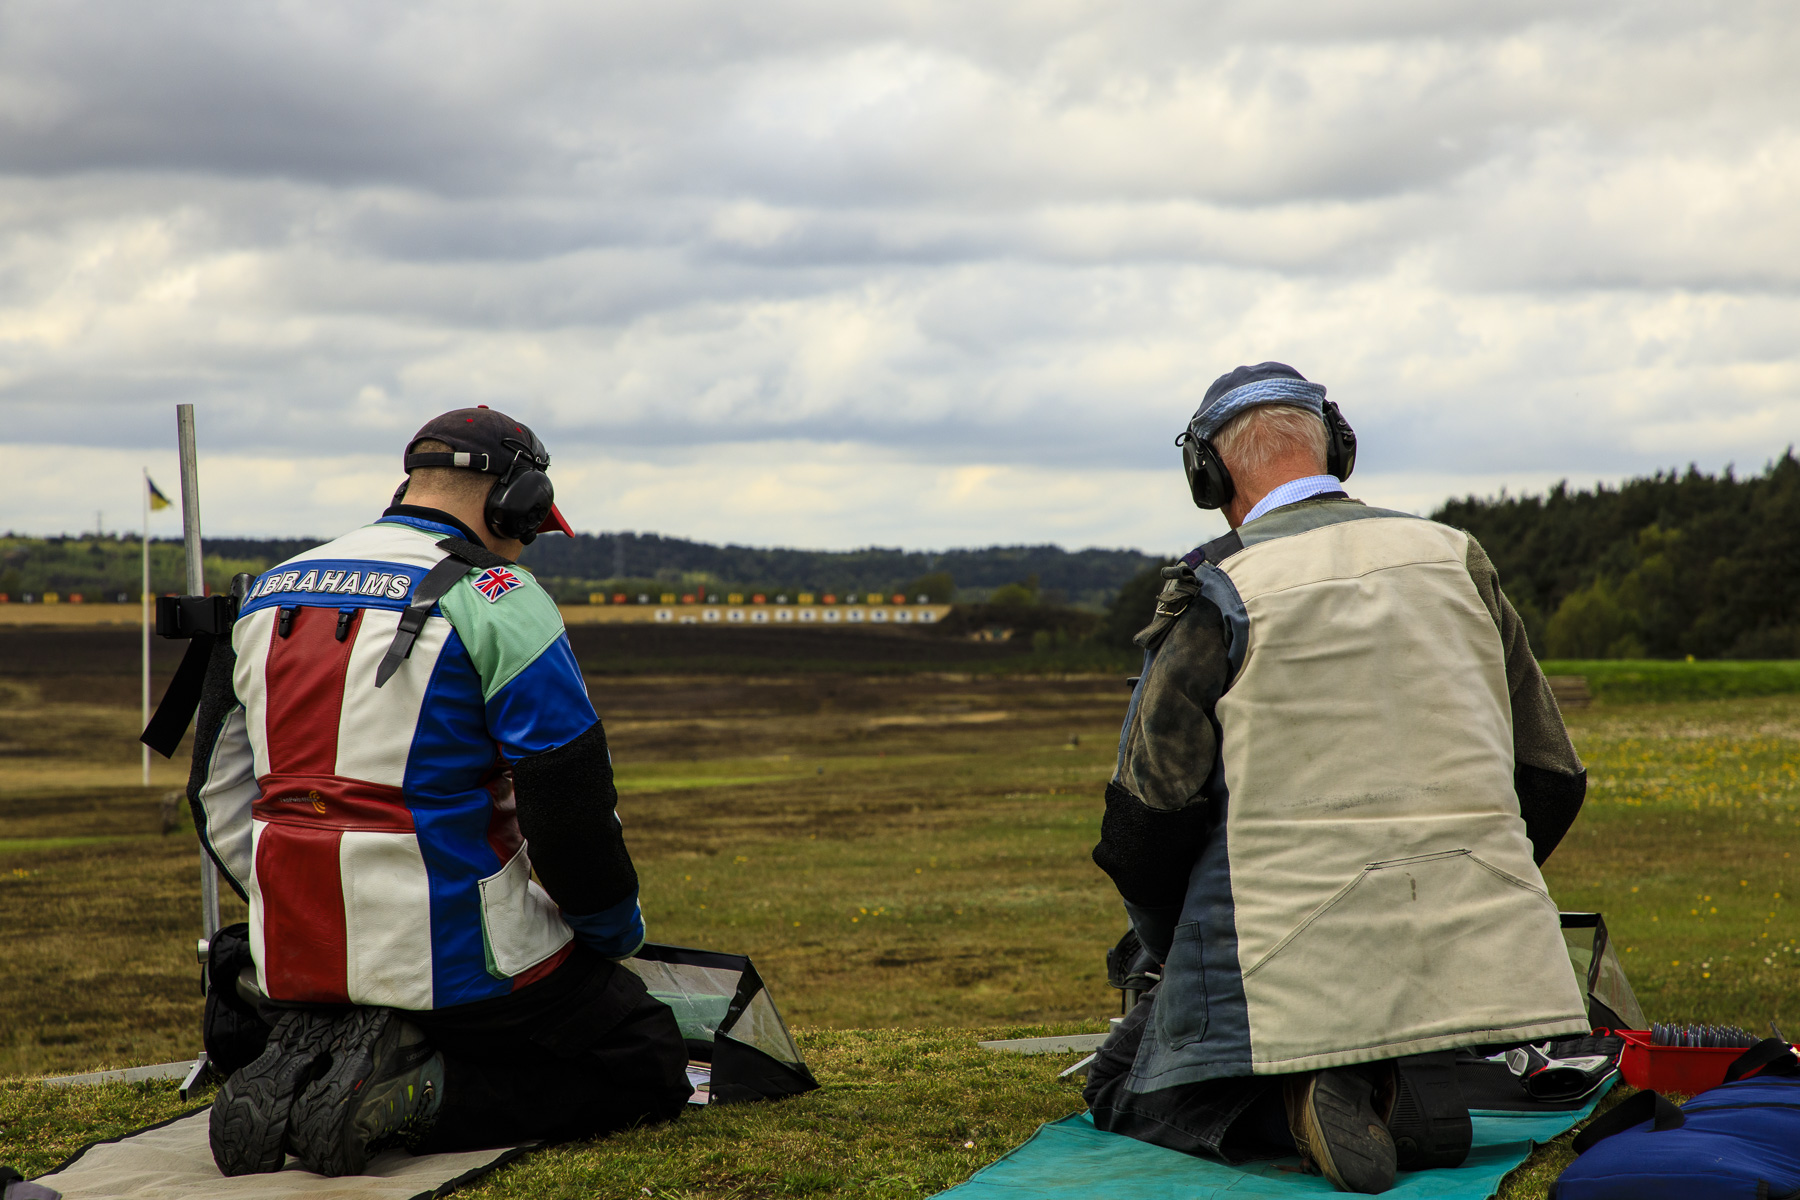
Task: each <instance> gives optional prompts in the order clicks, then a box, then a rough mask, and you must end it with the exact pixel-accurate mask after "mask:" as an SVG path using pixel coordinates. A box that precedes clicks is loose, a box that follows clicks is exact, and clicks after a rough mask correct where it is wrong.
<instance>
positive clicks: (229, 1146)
mask: <svg viewBox="0 0 1800 1200" xmlns="http://www.w3.org/2000/svg"><path fill="white" fill-rule="evenodd" d="M334 1015H335V1014H333V1013H331V1012H329V1011H326V1012H321V1011H318V1010H315V1009H293V1010H290V1011H288V1012H285V1013H282V1014H281V1016H280V1017H279V1018H277V1019H276V1022H275V1029H274V1031H273V1032H272V1033H271V1034H270V1035H269V1043H268V1045H267V1046H266V1047H264V1048H263V1052H262V1054H260V1055H258V1056H257V1058H256V1059H255V1061H253V1062H251V1063H250V1065H249V1066H247V1067H240V1068H239V1069H238V1070H237V1071H235V1072H233V1073H232V1076H231V1078H230V1079H227V1080H226V1081H225V1086H224V1087H222V1088H220V1089H219V1094H218V1095H217V1096H215V1097H214V1098H213V1105H212V1115H211V1117H210V1118H209V1119H208V1125H207V1136H208V1140H209V1141H210V1142H211V1143H212V1154H213V1161H214V1162H215V1163H217V1164H219V1170H220V1171H221V1172H223V1173H224V1174H226V1175H259V1174H265V1173H267V1172H270V1171H279V1170H281V1165H282V1162H283V1161H284V1160H285V1159H286V1157H287V1149H286V1146H287V1135H288V1126H289V1124H290V1121H291V1115H292V1109H293V1106H294V1102H295V1100H296V1099H297V1098H298V1097H299V1096H300V1094H301V1093H302V1092H303V1091H304V1090H305V1088H306V1085H307V1084H309V1083H311V1082H312V1081H313V1080H314V1079H315V1078H317V1077H318V1075H319V1074H320V1073H321V1072H322V1071H324V1070H325V1068H326V1066H327V1065H328V1064H329V1055H330V1051H331V1041H332V1033H333V1029H334V1020H333V1018H334Z"/></svg>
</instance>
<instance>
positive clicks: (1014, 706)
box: [0, 675, 1800, 1200]
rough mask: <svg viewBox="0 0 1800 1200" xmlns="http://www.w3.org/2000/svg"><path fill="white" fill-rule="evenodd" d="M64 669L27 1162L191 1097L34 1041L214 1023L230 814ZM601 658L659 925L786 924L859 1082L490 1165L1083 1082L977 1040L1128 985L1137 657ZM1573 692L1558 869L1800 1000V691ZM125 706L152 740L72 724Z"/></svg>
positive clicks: (38, 852)
mask: <svg viewBox="0 0 1800 1200" xmlns="http://www.w3.org/2000/svg"><path fill="white" fill-rule="evenodd" d="M32 686H34V685H32V684H30V683H29V682H26V683H16V682H15V683H14V684H12V685H11V691H10V693H8V696H9V698H7V699H5V700H4V702H3V703H4V707H3V708H0V716H3V717H4V718H5V719H6V720H7V722H8V728H9V734H8V737H9V739H10V740H11V743H12V744H13V745H14V746H16V747H19V748H21V749H19V750H15V751H14V753H13V754H11V755H9V756H5V757H0V836H3V837H4V841H3V842H0V1012H3V1013H5V1014H6V1024H5V1028H4V1033H3V1035H0V1075H6V1076H11V1078H10V1079H6V1080H4V1081H3V1082H0V1162H5V1163H9V1164H12V1165H15V1166H18V1167H19V1168H20V1169H22V1170H24V1171H26V1172H27V1173H28V1174H30V1173H33V1172H37V1171H42V1170H45V1169H48V1168H49V1167H51V1166H53V1165H54V1164H55V1163H56V1162H57V1161H59V1160H60V1159H61V1158H62V1157H64V1156H66V1155H67V1154H68V1153H69V1152H71V1151H72V1150H74V1149H75V1148H77V1147H78V1146H80V1145H81V1144H83V1143H84V1142H86V1141H89V1140H92V1139H93V1138H96V1137H100V1136H107V1135H110V1134H113V1133H117V1132H122V1131H123V1130H126V1129H129V1128H132V1127H134V1126H137V1125H141V1124H145V1123H148V1122H150V1121H153V1120H157V1119H160V1118H162V1117H165V1116H168V1115H172V1114H173V1113H174V1112H177V1111H181V1109H182V1108H183V1105H182V1104H181V1102H180V1101H179V1100H178V1099H177V1098H176V1097H175V1095H174V1092H173V1087H172V1085H144V1086H137V1087H128V1086H123V1085H118V1086H112V1087H107V1088H90V1089H81V1090H79V1091H77V1092H61V1091H50V1090H46V1089H43V1088H42V1087H41V1086H40V1085H38V1084H36V1083H34V1082H32V1081H31V1080H30V1079H29V1077H30V1076H33V1075H38V1074H47V1073H55V1072H63V1071H77V1070H89V1069H95V1068H99V1067H106V1066H123V1065H130V1064H134V1063H141V1062H157V1061H167V1060H170V1059H174V1058H178V1057H182V1056H184V1055H189V1054H191V1053H193V1051H194V1050H195V1049H197V1043H198V1033H197V1028H198V1019H199V1010H200V997H199V994H198V988H197V968H195V967H194V966H193V964H192V950H191V946H192V939H193V937H194V936H195V934H196V933H197V928H196V926H197V922H198V915H197V903H196V901H195V887H194V883H193V880H194V877H195V874H196V870H197V867H196V861H197V860H196V857H195V855H196V849H195V846H194V843H193V840H192V834H191V832H190V831H188V830H187V829H186V827H185V826H184V827H183V828H182V829H181V830H178V831H177V832H175V833H173V834H170V835H168V836H167V837H163V836H159V835H158V834H157V832H156V830H157V824H156V815H155V812H156V805H155V799H156V797H157V796H158V795H159V794H160V790H161V788H160V787H159V788H158V789H153V791H152V792H151V793H149V794H145V793H143V792H142V791H140V790H138V789H136V788H135V787H132V786H129V777H130V773H131V771H132V770H133V767H132V765H131V764H132V759H131V758H130V750H129V740H128V739H129V736H130V733H131V728H130V727H131V725H132V717H133V714H132V713H131V712H130V711H129V710H128V709H118V710H109V709H107V708H106V707H105V706H100V705H94V704H84V703H81V702H80V701H79V700H78V698H75V697H64V696H53V697H50V698H46V697H45V696H44V695H42V694H34V693H32V692H31V688H32ZM592 687H593V691H594V695H595V699H596V702H597V704H598V706H599V707H600V708H601V710H602V712H603V713H604V714H605V715H606V716H607V723H608V729H609V732H610V736H611V740H612V742H613V745H614V754H615V758H616V759H617V761H618V764H619V771H620V779H621V784H622V790H623V793H624V795H623V799H622V801H621V813H622V815H623V818H624V820H625V823H626V830H627V835H628V837H629V838H630V840H631V844H632V848H633V852H634V855H635V856H636V858H637V860H638V863H639V867H640V873H641V875H642V877H643V882H644V904H645V910H646V913H647V914H648V916H649V920H650V925H651V935H652V937H654V938H656V939H657V940H661V941H668V942H674V943H678V944H685V945H694V946H706V947H715V948H719V949H728V950H736V951H742V952H747V953H749V954H750V955H752V956H753V957H754V958H755V959H756V961H757V963H758V965H759V967H760V968H761V970H762V973H763V975H764V976H765V978H766V979H768V981H769V983H770V986H771V988H772V990H773V992H774V994H775V996H776V999H777V1000H778V1002H779V1003H780V1004H781V1006H782V1008H783V1010H784V1012H785V1013H786V1014H787V1016H788V1017H789V1019H790V1021H791V1022H792V1023H793V1024H794V1025H795V1026H796V1027H797V1029H798V1030H799V1032H800V1036H801V1040H802V1044H803V1046H804V1048H805V1050H806V1052H807V1054H808V1056H809V1060H810V1061H811V1063H812V1066H813V1068H814V1071H815V1073H816V1074H817V1075H818V1077H819V1078H820V1080H821V1082H822V1083H823V1084H824V1087H823V1089H822V1090H821V1091H820V1092H817V1093H814V1094H812V1095H809V1096H806V1097H802V1098H799V1099H797V1100H793V1101H789V1102H785V1103H782V1104H779V1105H764V1106H752V1107H749V1108H740V1109H735V1110H734V1109H719V1110H710V1111H704V1112H697V1113H695V1114H692V1115H690V1116H689V1117H687V1118H685V1119H683V1120H682V1121H680V1122H677V1123H676V1124H674V1125H672V1126H667V1127H663V1128H658V1129H649V1130H641V1131H637V1132H634V1133H631V1134H627V1135H624V1136H620V1137H615V1138H612V1139H608V1140H606V1141H603V1142H599V1143H593V1144H576V1145H570V1146H563V1147H558V1148H555V1149H551V1150H546V1151H543V1152H540V1153H538V1154H534V1155H532V1156H530V1157H528V1158H527V1159H525V1160H523V1161H521V1162H520V1163H517V1164H515V1165H513V1166H510V1167H507V1168H505V1169H503V1170H502V1171H500V1172H499V1173H497V1174H496V1175H494V1176H493V1177H492V1178H491V1179H489V1180H487V1181H485V1182H484V1183H482V1184H481V1185H480V1186H478V1187H476V1188H474V1189H472V1190H471V1191H470V1192H469V1193H468V1194H470V1195H477V1196H493V1197H499V1196H507V1197H529V1198H533V1200H537V1198H543V1197H552V1196H565V1195H582V1196H598V1197H641V1196H643V1195H645V1194H646V1189H648V1194H650V1195H653V1196H706V1197H714V1196H718V1197H723V1196H851V1195H855V1196H865V1195H867V1196H895V1197H903V1196H906V1197H910V1196H921V1195H929V1194H931V1193H932V1192H934V1191H936V1190H939V1189H941V1188H942V1187H945V1186H948V1185H949V1184H951V1183H954V1182H956V1181H957V1180H960V1179H962V1178H966V1177H967V1175H968V1174H969V1173H971V1172H972V1171H973V1170H974V1169H976V1168H977V1167H978V1166H980V1165H982V1164H984V1163H986V1162H990V1161H992V1160H993V1159H994V1158H996V1157H998V1155H999V1154H1000V1153H1002V1152H1003V1151H1004V1150H1005V1149H1007V1148H1009V1147H1010V1146H1011V1145H1014V1144H1016V1143H1017V1142H1019V1141H1021V1140H1023V1138H1024V1137H1026V1136H1027V1135H1028V1134H1029V1133H1030V1131H1031V1130H1032V1129H1033V1128H1035V1127H1036V1125H1037V1124H1038V1123H1040V1122H1042V1121H1044V1120H1048V1119H1053V1118H1055V1117H1059V1116H1062V1115H1065V1114H1067V1113H1069V1112H1073V1111H1075V1110H1077V1109H1078V1108H1079V1107H1080V1097H1079V1091H1078V1088H1077V1087H1076V1086H1075V1085H1074V1084H1073V1083H1069V1082H1058V1081H1057V1080H1056V1079H1055V1075H1056V1072H1057V1071H1058V1070H1060V1069H1061V1068H1062V1067H1063V1066H1066V1065H1067V1064H1068V1062H1069V1061H1071V1059H1072V1056H1049V1057H1046V1058H1020V1057H1017V1056H1010V1055H1008V1056H1001V1055H990V1054H986V1053H984V1052H981V1051H978V1050H976V1049H975V1048H974V1045H973V1043H974V1041H975V1040H976V1038H977V1037H979V1036H1021V1035H1027V1034H1031V1033H1041V1032H1051V1031H1057V1032H1063V1031H1075V1030H1097V1029H1100V1028H1103V1024H1104V1021H1105V1018H1106V1017H1107V1016H1109V1015H1112V1014H1114V1013H1116V1012H1117V1011H1118V1009H1117V1003H1118V1001H1117V995H1116V993H1114V992H1112V991H1111V990H1110V989H1108V988H1107V987H1106V984H1105V978H1104V966H1103V959H1102V956H1103V953H1104V950H1105V949H1106V947H1107V946H1108V945H1110V944H1111V942H1112V941H1113V940H1114V939H1115V938H1116V937H1117V936H1118V934H1119V933H1120V932H1121V930H1122V928H1123V920H1122V916H1121V913H1120V909H1119V906H1118V902H1117V898H1116V896H1115V895H1114V894H1113V892H1112V890H1111V887H1110V885H1109V884H1108V882H1107V881H1106V879H1105V877H1104V876H1102V875H1101V874H1100V873H1099V872H1098V871H1097V870H1096V869H1095V868H1094V867H1093V866H1092V864H1091V863H1090V862H1089V860H1088V858H1087V852H1088V850H1089V848H1090V847H1091V846H1092V844H1093V842H1094V840H1095V837H1096V834H1097V830H1098V823H1099V814H1100V809H1101V804H1100V791H1101V787H1102V784H1103V782H1104V780H1105V778H1106V776H1107V775H1108V773H1109V771H1110V768H1111V763H1112V756H1113V741H1114V739H1115V738H1116V733H1117V723H1118V721H1119V719H1120V717H1121V716H1122V713H1123V709H1124V705H1125V701H1126V698H1127V693H1126V690H1125V688H1124V687H1123V686H1122V684H1121V683H1120V682H1119V680H1118V679H1117V678H1116V677H1110V676H1109V677H1096V678H1085V679H1084V678H1063V679H1045V678H1035V679H1033V678H996V677H985V676H975V677H971V676H969V675H961V676H955V677H942V676H937V677H933V676H919V675H914V676H897V677H887V678H876V677H859V678H846V677H828V676H820V677H810V678H805V679H795V678H783V679H755V678H752V679H743V678H738V679H719V678H691V677H676V676H664V677H654V678H619V677H596V678H595V679H593V680H592ZM1602 694H1603V695H1604V694H1605V693H1602ZM1571 725H1572V727H1573V728H1574V730H1575V731H1576V734H1577V740H1578V742H1579V744H1580V747H1581V749H1582V752H1583V754H1584V755H1585V756H1586V758H1587V759H1588V761H1589V764H1590V767H1591V774H1592V782H1591V786H1590V791H1589V801H1588V806H1587V808H1586V810H1585V811H1584V813H1583V816H1582V819H1581V820H1580V822H1578V824H1577V825H1576V827H1575V829H1574V830H1573V831H1572V833H1571V834H1570V836H1569V838H1568V840H1567V842H1566V843H1565V845H1564V846H1563V848H1562V849H1561V850H1559V851H1558V853H1557V855H1556V857H1555V858H1553V859H1552V860H1551V862H1550V865H1549V867H1548V868H1547V870H1546V876H1547V878H1548V880H1549V882H1550V885H1551V888H1552V891H1553V893H1554V894H1555V895H1556V897H1557V899H1558V900H1559V902H1560V903H1561V904H1562V906H1563V907H1564V908H1568V909H1588V908H1597V909H1600V910H1601V911H1603V912H1605V913H1606V915H1607V919H1608V922H1609V924H1610V925H1611V926H1612V928H1613V931H1614V935H1615V937H1616V939H1617V941H1618V943H1619V945H1620V946H1621V948H1622V950H1623V952H1624V955H1625V964H1626V968H1627V970H1628V971H1629V972H1630V973H1631V977H1632V980H1633V983H1634V984H1635V985H1636V987H1637V990H1638V994H1639V997H1640V999H1641V1000H1642V1002H1643V1004H1644V1007H1645V1009H1646V1011H1647V1012H1649V1013H1650V1015H1651V1016H1652V1017H1653V1018H1655V1019H1663V1020H1676V1019H1693V1020H1711V1021H1730V1022H1734V1023H1738V1024H1742V1025H1745V1026H1751V1027H1756V1028H1761V1027H1763V1026H1764V1025H1765V1024H1766V1022H1767V1021H1769V1020H1770V1019H1774V1020H1776V1021H1778V1022H1781V1023H1782V1024H1783V1026H1784V1027H1785V1028H1789V1031H1790V1032H1793V1030H1792V1028H1791V1027H1792V1026H1795V1025H1800V946H1797V937H1800V927H1797V926H1796V923H1795V921H1794V919H1793V917H1794V909H1793V908H1792V907H1791V904H1790V899H1789V898H1790V896H1791V894H1792V892H1791V889H1792V887H1793V886H1794V885H1795V882H1796V881H1795V879H1794V878H1793V873H1794V867H1795V863H1794V858H1793V855H1794V853H1795V852H1796V851H1800V836H1797V832H1800V831H1797V829H1796V822H1797V821H1800V779H1797V777H1796V770H1797V768H1800V698H1797V697H1792V696H1773V697H1766V698H1751V699H1744V698H1739V699H1725V700H1703V701H1696V702H1686V703H1680V704H1638V705H1622V704H1617V703H1601V704H1599V705H1597V706H1596V707H1595V708H1592V709H1589V710H1586V711H1585V712H1582V713H1578V714H1574V715H1573V716H1572V718H1571ZM77 728H78V729H79V730H80V731H81V732H82V733H83V735H84V737H82V738H77V737H76V736H74V734H73V733H71V730H72V729H77ZM97 735H104V737H105V740H104V741H102V742H100V743H97V744H101V745H105V746H111V747H116V748H117V749H116V750H105V751H102V752H99V753H90V754H87V755H84V756H81V757H79V758H77V757H74V756H72V754H71V750H70V747H71V746H74V745H77V744H87V745H94V744H96V743H95V742H93V741H89V740H87V739H88V738H91V737H94V736H97ZM33 748H38V749H37V750H36V751H35V752H34V749H33ZM163 770H164V772H165V773H166V774H165V776H164V777H165V778H167V779H169V780H170V781H171V783H172V781H173V779H174V777H175V775H176V772H174V771H173V770H171V769H169V768H163ZM164 786H167V785H164ZM1566 1158H1567V1151H1566V1150H1560V1149H1558V1148H1555V1147H1551V1148H1546V1149H1545V1150H1544V1151H1541V1152H1540V1154H1539V1155H1538V1156H1537V1158H1536V1159H1534V1162H1533V1163H1532V1164H1531V1165H1530V1166H1529V1167H1528V1169H1527V1170H1526V1171H1525V1172H1522V1173H1521V1174H1520V1176H1518V1177H1516V1178H1515V1179H1514V1180H1513V1181H1511V1182H1510V1183H1509V1186H1508V1189H1507V1191H1506V1192H1505V1193H1504V1195H1506V1196H1508V1197H1513V1198H1519V1200H1523V1198H1526V1197H1541V1196H1542V1195H1543V1194H1544V1187H1545V1186H1546V1185H1547V1184H1548V1182H1549V1180H1550V1179H1552V1178H1554V1175H1555V1172H1556V1171H1557V1170H1559V1169H1560V1164H1561V1163H1562V1162H1563V1161H1566Z"/></svg>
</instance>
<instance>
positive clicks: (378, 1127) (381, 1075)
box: [288, 1008, 444, 1176]
mask: <svg viewBox="0 0 1800 1200" xmlns="http://www.w3.org/2000/svg"><path fill="white" fill-rule="evenodd" d="M443 1100H444V1057H443V1055H441V1054H439V1053H437V1052H436V1051H435V1050H433V1049H432V1048H431V1046H430V1045H429V1044H428V1043H427V1042H426V1041H425V1035H424V1034H422V1033H420V1032H419V1030H418V1028H417V1027H416V1026H414V1025H413V1024H412V1023H411V1022H410V1021H407V1020H406V1019H405V1018H404V1017H402V1016H401V1015H400V1014H399V1013H397V1012H395V1011H394V1010H393V1009H391V1008H359V1009H357V1010H356V1011H355V1012H353V1013H351V1014H350V1015H349V1016H347V1017H345V1018H344V1019H343V1020H342V1021H340V1022H339V1023H338V1026H337V1029H336V1036H335V1037H334V1038H333V1040H332V1044H331V1065H330V1067H329V1068H328V1069H327V1070H326V1071H325V1073H324V1074H323V1075H321V1076H319V1078H318V1079H317V1080H315V1081H314V1082H313V1083H312V1085H311V1086H310V1087H308V1088H307V1089H306V1091H305V1092H304V1093H302V1094H301V1096H300V1098H299V1099H298V1100H297V1101H295V1103H294V1118H293V1121H292V1122H291V1124H290V1126H289V1141H288V1146H289V1149H291V1150H292V1151H293V1153H294V1155H295V1157H297V1158H299V1160H300V1161H301V1162H302V1163H304V1164H305V1165H306V1168H307V1169H308V1170H309V1171H314V1172H316V1173H318V1174H320V1175H331V1176H337V1175H360V1174H362V1173H363V1171H364V1169H365V1168H367V1166H368V1165H369V1159H370V1157H371V1156H373V1155H374V1154H375V1153H376V1152H377V1151H380V1150H383V1149H386V1148H387V1147H389V1146H393V1145H413V1144H417V1141H418V1139H419V1138H421V1137H423V1136H424V1134H425V1133H426V1132H427V1131H429V1130H430V1128H431V1125H432V1122H433V1121H434V1120H435V1119H436V1117H437V1112H438V1107H439V1106H440V1105H441V1104H442V1103H443Z"/></svg>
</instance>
